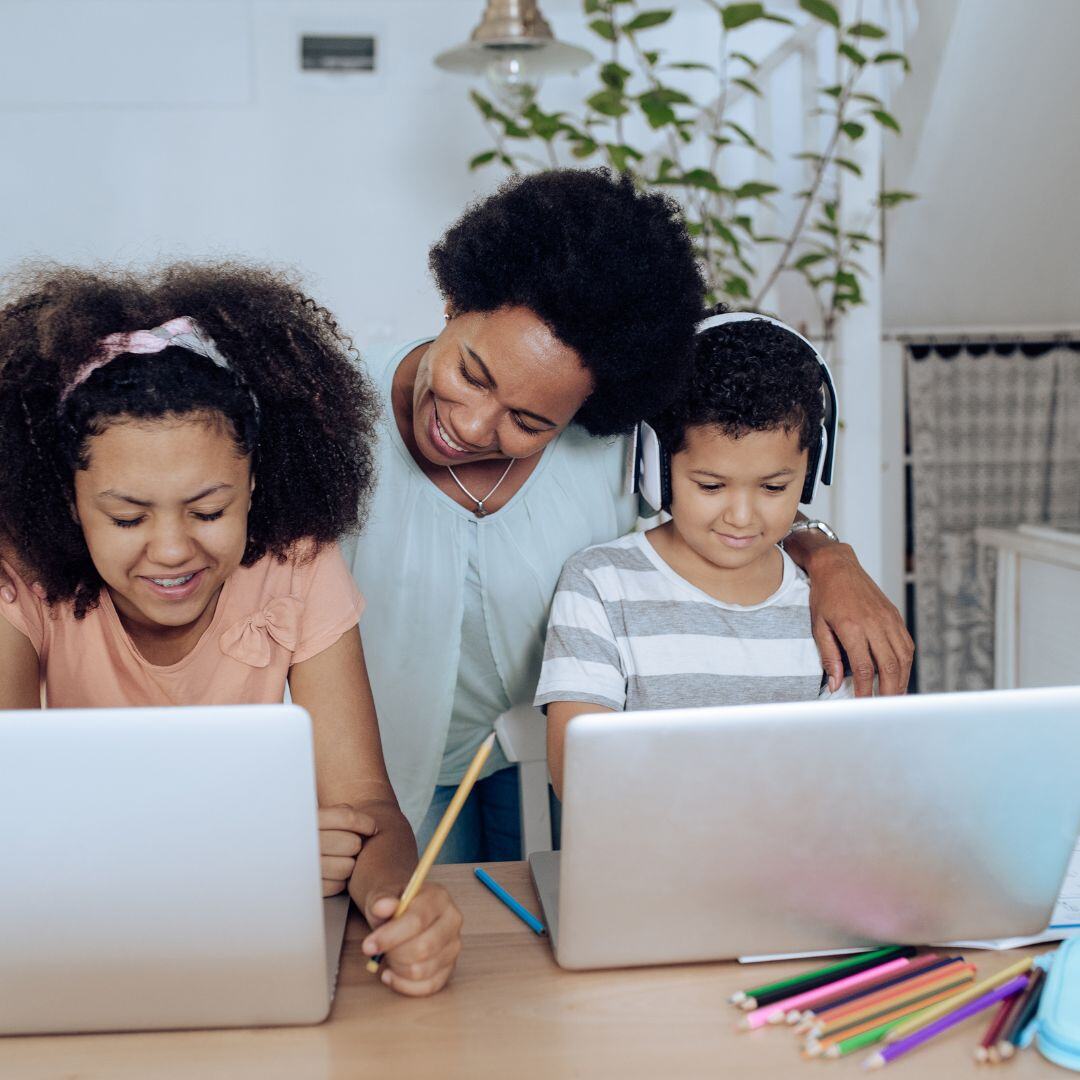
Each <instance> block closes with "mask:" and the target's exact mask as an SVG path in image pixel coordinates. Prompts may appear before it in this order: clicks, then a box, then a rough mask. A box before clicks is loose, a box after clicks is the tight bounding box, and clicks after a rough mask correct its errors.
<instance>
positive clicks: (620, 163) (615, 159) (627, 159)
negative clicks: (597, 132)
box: [606, 143, 644, 172]
mask: <svg viewBox="0 0 1080 1080" xmlns="http://www.w3.org/2000/svg"><path fill="white" fill-rule="evenodd" d="M606 149H607V152H608V157H609V158H610V159H611V164H612V165H613V166H614V167H615V170H616V171H617V172H626V171H627V170H628V169H629V167H630V163H631V162H632V161H640V160H641V159H642V157H644V155H643V154H642V153H640V152H639V151H637V150H635V149H634V148H633V147H632V146H627V145H625V144H624V143H608V144H607V147H606Z"/></svg>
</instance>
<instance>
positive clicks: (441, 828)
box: [367, 731, 495, 975]
mask: <svg viewBox="0 0 1080 1080" xmlns="http://www.w3.org/2000/svg"><path fill="white" fill-rule="evenodd" d="M494 745H495V732H494V731H493V732H492V733H491V734H490V735H489V736H488V737H487V738H486V739H485V740H484V741H483V742H482V743H481V744H480V745H479V746H478V747H477V750H476V753H475V754H474V755H473V759H472V761H470V762H469V767H468V769H466V771H465V775H464V777H463V778H462V780H461V783H460V784H458V789H457V791H455V792H454V797H453V798H452V799H451V800H450V805H449V806H448V807H447V808H446V810H445V811H443V816H442V818H441V819H440V821H439V824H438V827H437V828H436V829H435V832H434V833H433V834H432V836H431V839H430V840H429V841H428V845H427V847H426V848H424V854H423V855H421V856H420V861H419V862H418V863H417V864H416V869H415V870H414V871H413V872H412V877H411V878H409V883H408V885H406V886H405V891H404V892H403V893H402V894H401V899H400V900H398V904H397V908H396V910H395V911H394V914H393V915H392V916H391V919H400V918H401V916H402V915H404V914H405V912H406V911H407V910H408V907H409V905H410V904H411V903H412V902H413V900H414V899H415V897H416V894H417V893H418V892H419V891H420V888H421V886H423V884H424V879H425V878H426V877H427V876H428V871H429V870H430V869H431V867H432V865H433V864H434V862H435V860H436V859H437V858H438V857H439V852H440V851H441V850H442V846H443V844H444V843H445V842H446V838H447V836H449V835H450V830H451V829H452V828H453V827H454V822H455V821H457V816H458V814H459V813H461V808H462V807H463V806H464V805H465V800H466V799H467V798H468V797H469V792H470V791H472V789H473V784H475V783H476V779H477V777H478V776H479V775H480V770H481V769H482V768H483V767H484V762H486V761H487V759H488V755H489V754H490V753H491V748H492V747H493V746H494ZM382 961H383V954H382V953H379V954H378V956H373V957H372V958H371V959H370V960H369V961H368V962H367V970H368V972H369V973H370V974H372V975H377V974H378V973H379V965H380V964H381V963H382Z"/></svg>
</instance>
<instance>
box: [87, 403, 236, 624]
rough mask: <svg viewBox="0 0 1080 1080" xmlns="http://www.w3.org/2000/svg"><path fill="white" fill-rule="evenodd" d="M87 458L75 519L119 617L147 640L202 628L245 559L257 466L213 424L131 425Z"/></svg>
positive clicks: (216, 419) (207, 418) (215, 420)
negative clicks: (169, 632)
mask: <svg viewBox="0 0 1080 1080" xmlns="http://www.w3.org/2000/svg"><path fill="white" fill-rule="evenodd" d="M88 451H89V452H88V457H89V467H88V468H86V469H79V470H77V471H76V473H75V510H76V514H77V516H78V519H79V524H80V525H81V526H82V531H83V536H85V538H86V545H87V547H88V548H89V550H90V557H91V559H93V562H94V566H95V567H96V568H97V571H98V573H99V574H100V575H101V577H102V579H103V580H104V582H105V584H106V585H107V586H108V589H109V592H110V594H111V595H112V598H113V603H114V604H115V605H116V608H117V611H118V612H119V614H120V615H121V617H122V618H123V619H124V620H125V622H126V623H128V624H129V625H130V624H134V626H136V627H138V628H139V629H141V630H143V631H150V632H153V631H162V630H165V629H166V628H168V629H169V630H172V631H176V630H178V629H180V628H183V627H186V626H189V625H190V624H192V623H194V622H196V621H197V620H198V619H199V617H200V616H201V615H203V613H204V612H206V611H207V609H208V607H210V605H211V604H212V603H213V601H214V600H215V599H216V597H217V595H218V592H219V591H220V590H221V586H222V585H223V584H224V582H225V579H226V578H227V577H228V576H229V575H230V574H231V573H232V572H233V571H234V570H236V569H237V567H238V566H239V565H240V560H241V559H242V558H243V555H244V549H245V547H246V546H247V517H248V510H249V508H250V506H251V492H252V490H253V487H254V480H253V478H252V475H251V459H250V458H249V457H244V456H240V455H239V454H238V451H237V448H236V443H235V442H234V441H233V439H232V436H231V434H230V431H229V426H228V423H227V421H226V420H225V419H224V418H223V417H221V416H216V415H201V416H199V415H191V416H184V417H169V418H166V419H161V420H134V419H132V420H124V421H121V422H120V423H115V424H113V425H111V426H110V427H109V428H107V429H106V430H105V431H104V432H103V433H102V434H101V435H97V436H95V437H94V438H92V439H91V440H90V443H89V448H88Z"/></svg>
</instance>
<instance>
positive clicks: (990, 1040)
mask: <svg viewBox="0 0 1080 1080" xmlns="http://www.w3.org/2000/svg"><path fill="white" fill-rule="evenodd" d="M1029 985H1030V984H1029ZM1019 1000H1020V995H1019V994H1013V995H1012V997H1007V998H1005V1000H1004V1001H1003V1002H1002V1003H1001V1005H1000V1006H998V1010H997V1012H996V1013H994V1016H993V1019H992V1020H991V1021H990V1026H989V1027H988V1028H987V1029H986V1032H985V1034H984V1035H983V1037H982V1038H981V1039H980V1040H979V1045H978V1046H976V1047H975V1060H976V1061H977V1062H978V1063H979V1064H980V1065H981V1064H982V1063H983V1062H985V1061H990V1062H996V1061H997V1060H998V1059H999V1057H1000V1056H1001V1055H1000V1054H999V1053H998V1050H997V1042H998V1038H999V1037H1000V1035H1001V1033H1002V1031H1004V1030H1005V1024H1006V1022H1007V1021H1008V1019H1009V1014H1010V1013H1011V1012H1012V1011H1013V1008H1014V1007H1015V1005H1016V1003H1017V1001H1019Z"/></svg>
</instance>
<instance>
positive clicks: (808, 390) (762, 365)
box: [651, 319, 825, 454]
mask: <svg viewBox="0 0 1080 1080" xmlns="http://www.w3.org/2000/svg"><path fill="white" fill-rule="evenodd" d="M824 414H825V399H824V397H823V396H822V375H821V364H820V363H818V359H817V356H816V355H815V354H814V351H813V349H811V348H810V346H809V345H807V344H806V343H805V342H804V341H801V340H800V339H799V338H798V337H796V336H795V334H793V333H791V332H790V331H788V330H784V329H782V328H781V327H779V326H776V325H774V324H773V323H770V322H766V321H765V320H764V319H751V320H749V321H744V322H734V323H728V324H724V323H721V324H720V325H719V326H714V327H712V328H710V329H708V330H705V331H703V332H702V333H700V334H698V336H697V348H696V350H695V357H694V365H693V371H692V374H691V377H690V383H689V386H688V387H687V390H686V392H685V394H683V395H682V396H681V397H680V398H679V399H678V400H677V401H675V402H674V403H673V404H672V405H670V406H669V407H668V408H667V409H665V410H664V411H663V412H662V413H660V414H659V415H658V416H656V417H655V418H654V419H653V420H652V421H651V424H652V426H653V428H655V430H656V434H657V436H658V437H659V439H660V441H661V443H662V444H663V445H664V447H665V448H666V449H667V450H668V451H669V452H670V453H672V454H677V453H678V452H679V451H680V450H681V449H682V448H683V446H684V445H685V443H686V431H687V429H688V428H692V427H704V426H712V427H718V428H720V429H721V431H723V432H724V434H726V435H729V436H731V437H732V438H736V439H737V438H738V437H739V436H740V435H745V434H746V433H747V432H750V431H775V430H778V429H784V430H787V431H797V432H798V433H799V449H800V450H806V449H808V448H809V447H811V446H813V445H814V443H815V441H816V439H817V438H818V436H817V434H816V433H817V432H819V431H820V430H821V423H822V420H823V418H824Z"/></svg>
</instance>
